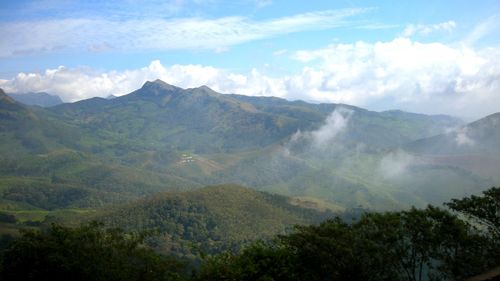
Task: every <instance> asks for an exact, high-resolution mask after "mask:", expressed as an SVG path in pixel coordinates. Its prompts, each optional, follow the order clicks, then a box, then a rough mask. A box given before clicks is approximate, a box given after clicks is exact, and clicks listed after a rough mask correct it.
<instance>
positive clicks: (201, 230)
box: [92, 185, 334, 257]
mask: <svg viewBox="0 0 500 281" xmlns="http://www.w3.org/2000/svg"><path fill="white" fill-rule="evenodd" d="M303 202H309V203H311V201H303ZM302 204H303V205H304V204H305V203H302ZM308 206H309V208H306V207H304V206H298V205H297V204H296V201H295V203H294V202H292V201H291V199H290V198H287V197H284V196H279V195H272V194H268V193H264V192H259V191H255V190H253V189H250V188H245V187H242V186H238V185H219V186H208V187H204V188H201V189H197V190H194V191H189V192H170V193H161V194H157V195H155V196H154V197H151V198H147V199H143V200H140V201H137V202H134V203H130V204H126V205H122V206H119V207H116V208H112V209H110V210H107V211H104V213H100V214H99V215H98V216H97V217H92V218H93V219H95V218H97V219H98V220H101V221H104V222H105V223H106V224H107V225H110V226H117V227H121V228H124V229H126V230H129V231H148V230H154V231H156V236H154V238H151V239H150V241H149V243H150V244H152V245H153V246H155V247H156V249H157V250H160V251H163V252H165V253H176V254H178V255H185V256H190V257H192V255H193V254H196V251H203V252H205V253H215V252H220V251H224V250H236V249H237V248H239V247H241V245H243V244H245V243H247V242H249V241H253V240H256V239H262V238H264V239H266V238H268V239H269V238H271V237H273V236H274V235H276V234H279V233H285V232H286V231H287V230H290V229H291V227H292V226H293V225H296V224H310V223H317V222H320V221H322V220H324V219H326V218H328V217H331V216H333V214H334V213H333V212H331V211H329V210H323V211H319V210H318V209H316V208H311V206H313V205H311V204H309V205H308Z"/></svg>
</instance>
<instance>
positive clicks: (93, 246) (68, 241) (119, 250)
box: [0, 222, 184, 281]
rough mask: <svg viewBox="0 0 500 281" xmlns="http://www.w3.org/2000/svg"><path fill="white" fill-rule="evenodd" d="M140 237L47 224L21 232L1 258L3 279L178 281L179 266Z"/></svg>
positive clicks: (117, 231) (96, 225) (92, 226)
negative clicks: (33, 229)
mask: <svg viewBox="0 0 500 281" xmlns="http://www.w3.org/2000/svg"><path fill="white" fill-rule="evenodd" d="M143 238H144V237H143V235H139V234H126V233H124V232H123V231H121V230H120V229H105V228H103V226H102V225H101V224H99V223H95V222H94V223H90V224H86V225H82V226H80V227H78V228H66V227H62V226H57V225H52V227H51V228H50V229H49V230H48V231H46V232H42V231H25V232H24V233H23V235H22V237H21V238H19V239H18V240H16V241H14V242H13V243H12V244H11V246H10V247H9V249H7V251H6V252H5V254H4V260H3V270H2V272H1V277H2V278H0V279H2V280H77V281H78V280H82V281H83V280H181V277H180V276H181V275H180V272H181V271H182V270H183V269H184V265H183V264H182V263H180V262H179V261H177V260H174V259H172V258H167V257H164V256H160V255H157V254H156V253H154V252H153V251H152V250H151V249H148V248H144V247H141V242H142V240H143Z"/></svg>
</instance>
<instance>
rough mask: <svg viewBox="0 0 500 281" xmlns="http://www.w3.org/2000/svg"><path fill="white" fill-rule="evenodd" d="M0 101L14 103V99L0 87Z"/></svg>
mask: <svg viewBox="0 0 500 281" xmlns="http://www.w3.org/2000/svg"><path fill="white" fill-rule="evenodd" d="M0 102H1V103H9V104H15V103H16V101H15V100H14V99H13V98H11V97H9V96H8V95H7V94H6V93H5V92H4V91H3V89H0Z"/></svg>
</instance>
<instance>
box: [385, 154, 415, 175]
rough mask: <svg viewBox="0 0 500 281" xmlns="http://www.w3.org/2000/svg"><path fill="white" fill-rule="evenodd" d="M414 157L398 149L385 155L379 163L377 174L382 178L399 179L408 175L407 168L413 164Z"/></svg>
mask: <svg viewBox="0 0 500 281" xmlns="http://www.w3.org/2000/svg"><path fill="white" fill-rule="evenodd" d="M416 162H417V159H416V158H415V156H413V155H411V154H409V153H407V152H406V151H404V150H401V149H398V150H396V151H391V152H389V153H388V154H386V155H385V156H384V157H383V158H382V159H381V160H380V163H379V169H378V170H379V173H380V174H381V175H382V176H383V177H384V178H399V177H401V176H403V175H406V174H407V173H408V168H409V167H410V166H411V165H413V164H415V163H416Z"/></svg>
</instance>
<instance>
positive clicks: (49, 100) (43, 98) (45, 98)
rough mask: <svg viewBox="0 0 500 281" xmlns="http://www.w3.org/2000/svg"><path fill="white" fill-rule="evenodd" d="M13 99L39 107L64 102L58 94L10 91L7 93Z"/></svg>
mask: <svg viewBox="0 0 500 281" xmlns="http://www.w3.org/2000/svg"><path fill="white" fill-rule="evenodd" d="M8 95H9V96H10V97H12V98H13V99H14V100H16V101H18V102H20V103H22V104H25V105H37V106H41V107H51V106H56V105H59V104H62V103H64V102H63V101H62V100H61V98H60V97H59V96H56V95H51V94H47V93H44V92H40V93H17V94H14V93H11V94H8Z"/></svg>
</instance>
